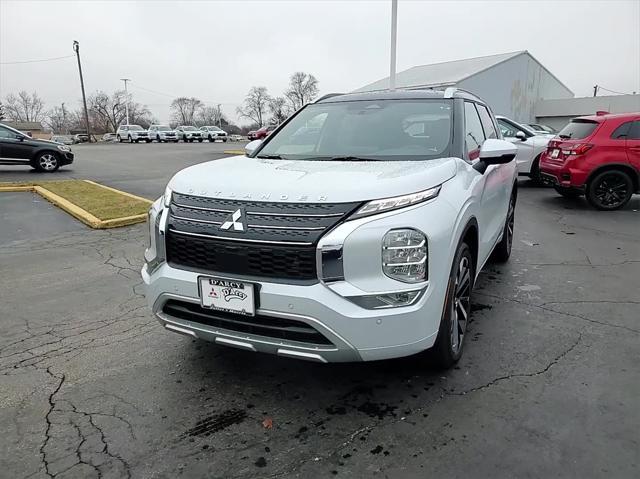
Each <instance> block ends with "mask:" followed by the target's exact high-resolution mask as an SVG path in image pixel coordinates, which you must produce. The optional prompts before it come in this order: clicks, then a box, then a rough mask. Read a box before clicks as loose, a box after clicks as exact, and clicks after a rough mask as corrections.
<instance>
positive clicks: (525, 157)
mask: <svg viewBox="0 0 640 479" xmlns="http://www.w3.org/2000/svg"><path fill="white" fill-rule="evenodd" d="M496 120H497V121H498V127H499V128H500V131H501V132H502V136H503V138H504V139H505V140H507V141H510V142H511V143H513V144H514V145H515V146H516V148H518V153H517V154H516V166H517V167H518V175H520V176H528V177H529V178H531V180H532V181H533V182H534V183H536V184H541V179H540V156H541V155H542V153H544V152H545V151H546V150H547V145H548V144H549V140H551V138H553V135H549V134H544V135H540V134H536V132H534V131H533V130H532V129H531V128H529V127H528V126H525V125H521V124H520V123H517V122H515V121H513V120H511V119H509V118H506V117H504V116H499V115H496Z"/></svg>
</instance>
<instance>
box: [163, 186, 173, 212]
mask: <svg viewBox="0 0 640 479" xmlns="http://www.w3.org/2000/svg"><path fill="white" fill-rule="evenodd" d="M172 194H173V190H172V189H171V188H169V185H167V187H166V188H165V189H164V195H162V198H163V200H162V202H163V204H164V206H166V207H167V208H168V207H169V205H171V195H172Z"/></svg>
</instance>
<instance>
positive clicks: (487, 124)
mask: <svg viewBox="0 0 640 479" xmlns="http://www.w3.org/2000/svg"><path fill="white" fill-rule="evenodd" d="M476 108H477V109H478V113H479V114H480V121H481V122H482V128H483V129H484V136H485V137H487V138H498V132H497V131H496V126H495V125H494V124H493V121H492V120H491V115H490V114H489V110H487V107H486V106H484V105H476Z"/></svg>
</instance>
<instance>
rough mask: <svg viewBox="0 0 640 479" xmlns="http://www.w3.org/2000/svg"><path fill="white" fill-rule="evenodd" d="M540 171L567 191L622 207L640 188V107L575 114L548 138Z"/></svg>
mask: <svg viewBox="0 0 640 479" xmlns="http://www.w3.org/2000/svg"><path fill="white" fill-rule="evenodd" d="M540 172H541V175H542V178H543V179H544V180H545V181H546V182H547V183H551V184H552V185H553V187H554V188H555V189H556V191H557V192H558V193H560V194H561V195H563V196H566V197H577V196H580V195H582V194H584V195H586V197H587V200H588V201H589V203H590V204H591V205H592V206H594V207H595V208H598V209H600V210H615V209H618V208H622V207H623V206H624V205H626V204H627V202H628V201H629V199H631V195H632V194H633V193H640V113H624V114H618V115H610V114H598V115H595V116H583V117H579V118H574V119H573V120H571V122H570V123H569V124H568V125H567V126H565V127H564V128H563V129H562V130H561V131H560V132H559V133H558V136H556V137H555V138H554V139H553V140H551V141H550V142H549V145H548V146H547V151H545V152H544V153H543V154H542V157H541V158H540Z"/></svg>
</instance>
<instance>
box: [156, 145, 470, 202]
mask: <svg viewBox="0 0 640 479" xmlns="http://www.w3.org/2000/svg"><path fill="white" fill-rule="evenodd" d="M457 161H459V160H456V159H455V158H441V159H437V160H428V161H371V162H356V161H292V160H266V159H258V158H248V157H246V156H233V157H230V158H225V159H222V160H214V161H209V162H206V163H200V164H198V165H194V166H191V167H189V168H185V169H184V170H182V171H180V172H178V173H177V174H176V175H175V176H174V177H173V178H172V179H171V181H170V182H169V186H170V188H171V189H172V190H173V191H175V192H177V193H183V194H191V195H195V196H208V197H217V198H237V199H242V200H257V201H281V202H309V203H317V202H324V201H326V202H331V203H343V202H350V201H365V200H373V199H379V198H388V197H392V196H398V195H404V194H409V193H415V192H417V191H422V190H426V189H429V188H432V187H434V186H437V185H439V184H441V183H444V182H445V181H447V180H449V179H450V178H452V177H453V176H454V175H455V174H456V169H457Z"/></svg>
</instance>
